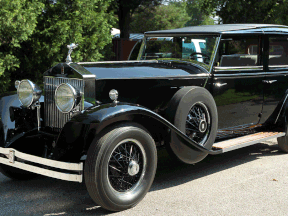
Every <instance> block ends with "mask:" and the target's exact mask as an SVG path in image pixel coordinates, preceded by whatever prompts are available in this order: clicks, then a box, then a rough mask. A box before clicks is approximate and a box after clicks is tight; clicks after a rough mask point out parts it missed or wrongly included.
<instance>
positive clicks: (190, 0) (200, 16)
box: [185, 0, 214, 26]
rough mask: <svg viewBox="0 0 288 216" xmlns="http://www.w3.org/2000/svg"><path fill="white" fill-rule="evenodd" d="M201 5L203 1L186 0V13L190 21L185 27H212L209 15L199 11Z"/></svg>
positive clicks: (212, 21) (212, 23) (212, 22)
mask: <svg viewBox="0 0 288 216" xmlns="http://www.w3.org/2000/svg"><path fill="white" fill-rule="evenodd" d="M202 4H203V0H186V11H187V13H188V15H189V16H190V20H189V21H188V22H187V23H186V24H185V26H198V25H214V20H213V19H212V18H211V14H210V13H208V14H205V13H204V12H203V11H202V10H201V6H202Z"/></svg>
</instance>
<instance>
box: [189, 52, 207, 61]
mask: <svg viewBox="0 0 288 216" xmlns="http://www.w3.org/2000/svg"><path fill="white" fill-rule="evenodd" d="M198 54H199V55H202V56H203V57H206V58H208V59H209V56H208V55H206V54H204V53H198V52H194V53H191V54H190V58H195V57H193V56H194V55H198ZM203 57H198V56H196V58H203Z"/></svg>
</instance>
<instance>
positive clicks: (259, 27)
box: [145, 24, 288, 35]
mask: <svg viewBox="0 0 288 216" xmlns="http://www.w3.org/2000/svg"><path fill="white" fill-rule="evenodd" d="M264 32H270V33H276V32H285V33H288V26H284V25H276V24H220V25H202V26H189V27H184V28H178V29H170V30H159V31H149V32H145V35H158V34H159V35H160V34H161V35H162V34H164V35H165V34H197V33H200V34H237V33H264Z"/></svg>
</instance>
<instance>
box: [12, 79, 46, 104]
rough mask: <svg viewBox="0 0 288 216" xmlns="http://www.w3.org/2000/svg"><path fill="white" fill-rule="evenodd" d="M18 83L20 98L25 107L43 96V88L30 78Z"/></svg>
mask: <svg viewBox="0 0 288 216" xmlns="http://www.w3.org/2000/svg"><path fill="white" fill-rule="evenodd" d="M17 84H18V88H17V94H18V98H19V100H20V102H21V104H22V105H23V106H24V107H29V106H31V105H32V104H33V103H35V102H36V101H38V100H39V98H40V97H41V94H42V90H41V89H40V88H39V87H38V86H37V85H36V84H34V83H33V82H31V81H30V80H22V81H21V82H18V83H17Z"/></svg>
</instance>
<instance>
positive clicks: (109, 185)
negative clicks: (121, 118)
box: [84, 123, 157, 211]
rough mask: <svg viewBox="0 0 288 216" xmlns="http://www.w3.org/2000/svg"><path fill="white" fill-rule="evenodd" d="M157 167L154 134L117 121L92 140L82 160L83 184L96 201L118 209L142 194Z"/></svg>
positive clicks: (129, 205) (124, 207)
mask: <svg viewBox="0 0 288 216" xmlns="http://www.w3.org/2000/svg"><path fill="white" fill-rule="evenodd" d="M127 146H128V148H127ZM122 147H123V148H122ZM124 148H125V149H129V150H128V152H127V151H125V150H124ZM124 153H125V154H127V153H128V154H127V156H128V157H127V156H126V155H124ZM132 156H133V160H131V158H132ZM128 158H129V159H128ZM136 164H137V165H136ZM156 167H157V152H156V146H155V143H154V140H153V138H152V137H151V136H150V135H149V134H148V133H147V132H146V131H145V129H144V128H142V127H141V126H140V125H138V124H133V123H125V124H120V125H118V126H115V127H113V128H111V129H109V130H108V131H106V132H105V133H104V134H103V136H102V137H101V138H100V139H99V140H98V139H97V138H95V139H94V140H93V142H92V144H91V146H90V147H89V150H88V153H87V159H86V162H85V168H84V176H85V184H86V187H87V190H88V192H89V194H90V196H91V198H92V199H93V200H94V201H95V202H96V203H97V204H98V205H100V206H102V207H103V208H105V209H107V210H110V211H121V210H125V209H128V208H131V207H133V206H135V205H136V204H137V203H139V202H140V201H141V200H142V199H143V198H144V196H145V195H146V193H147V192H148V190H149V189H150V187H151V184H152V182H153V180H154V176H155V172H156ZM121 179H122V180H121ZM128 183H129V184H128Z"/></svg>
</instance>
